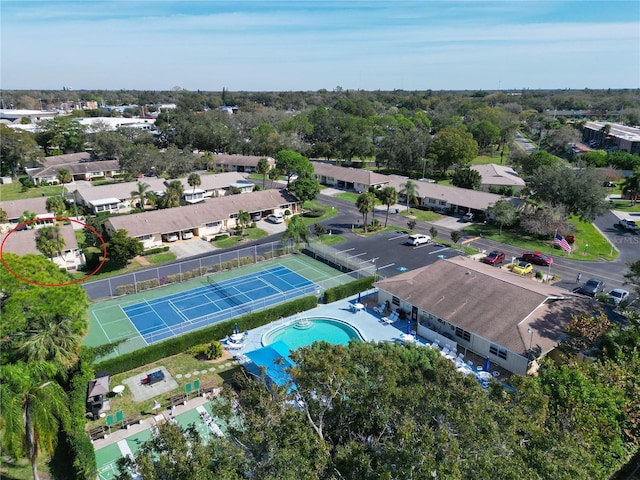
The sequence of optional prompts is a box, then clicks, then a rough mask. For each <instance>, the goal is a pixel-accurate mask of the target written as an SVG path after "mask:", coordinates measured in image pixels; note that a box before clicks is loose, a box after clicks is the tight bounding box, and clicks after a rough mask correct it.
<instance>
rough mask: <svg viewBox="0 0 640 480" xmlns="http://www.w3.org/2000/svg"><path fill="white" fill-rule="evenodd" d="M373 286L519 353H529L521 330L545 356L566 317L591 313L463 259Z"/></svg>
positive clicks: (551, 290)
mask: <svg viewBox="0 0 640 480" xmlns="http://www.w3.org/2000/svg"><path fill="white" fill-rule="evenodd" d="M376 286H377V287H378V288H380V289H381V290H385V291H387V292H389V293H391V294H393V295H395V296H397V297H399V298H402V299H404V300H406V301H407V302H409V303H411V304H412V305H415V306H417V307H419V308H421V309H423V310H425V311H428V312H430V313H432V314H434V315H436V316H438V317H439V318H442V319H445V320H447V321H449V322H450V323H452V324H454V325H457V326H459V327H460V328H463V329H464V330H467V331H470V332H474V333H476V334H478V335H480V336H481V337H484V338H486V339H487V340H490V341H492V342H495V343H497V344H499V345H502V346H504V347H506V348H508V349H509V350H511V351H513V352H516V353H520V354H523V353H524V352H525V351H526V350H527V349H528V348H529V334H528V333H527V328H529V327H531V328H532V330H534V337H533V338H534V345H535V346H537V347H538V349H539V350H540V352H541V353H546V352H549V351H550V350H552V349H553V348H554V347H555V345H556V344H557V342H558V339H559V337H560V335H561V333H562V328H563V327H564V325H565V324H566V323H567V322H568V321H569V320H570V318H571V314H572V313H577V312H581V311H585V310H589V311H592V312H595V311H597V307H596V305H595V302H593V301H592V300H591V299H585V298H583V297H577V296H575V295H573V294H571V293H568V292H566V291H564V290H560V289H559V288H557V287H554V286H552V285H547V284H543V283H540V282H536V281H534V280H532V279H529V278H526V277H521V276H519V275H516V274H513V273H511V272H509V271H507V270H502V269H499V268H495V267H492V266H489V265H485V264H483V263H480V262H475V261H473V260H472V259H469V258H465V257H456V258H453V259H448V260H440V261H438V262H436V263H434V264H432V265H429V266H427V267H423V268H420V269H417V270H413V271H410V272H407V273H403V274H401V275H397V276H395V277H391V278H388V279H384V280H381V281H379V282H377V283H376ZM554 298H558V300H550V299H554ZM559 298H564V299H562V300H560V299H559Z"/></svg>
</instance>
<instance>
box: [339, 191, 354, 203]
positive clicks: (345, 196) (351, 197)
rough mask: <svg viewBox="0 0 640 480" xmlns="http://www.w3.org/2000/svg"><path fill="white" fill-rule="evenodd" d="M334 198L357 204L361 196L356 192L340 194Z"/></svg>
mask: <svg viewBox="0 0 640 480" xmlns="http://www.w3.org/2000/svg"><path fill="white" fill-rule="evenodd" d="M334 196H335V197H336V198H339V199H341V200H346V201H347V202H351V203H356V201H357V200H358V197H359V196H360V194H359V193H354V192H340V193H338V194H336V195H334Z"/></svg>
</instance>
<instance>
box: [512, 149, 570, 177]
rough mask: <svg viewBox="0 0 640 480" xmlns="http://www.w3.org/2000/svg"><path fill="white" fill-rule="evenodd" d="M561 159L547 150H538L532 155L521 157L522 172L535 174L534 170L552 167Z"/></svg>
mask: <svg viewBox="0 0 640 480" xmlns="http://www.w3.org/2000/svg"><path fill="white" fill-rule="evenodd" d="M560 162H561V160H560V159H559V158H558V157H556V156H554V155H551V154H550V153H549V152H547V151H545V150H537V151H535V152H533V153H532V154H530V155H527V156H525V157H523V158H521V159H520V166H521V167H522V173H524V174H525V175H533V173H534V172H536V171H537V170H539V169H541V168H547V167H552V166H555V165H558V164H560Z"/></svg>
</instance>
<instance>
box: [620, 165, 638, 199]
mask: <svg viewBox="0 0 640 480" xmlns="http://www.w3.org/2000/svg"><path fill="white" fill-rule="evenodd" d="M622 192H623V193H624V194H625V195H626V194H628V195H629V198H630V199H631V205H633V206H635V205H636V198H637V197H638V195H640V170H635V171H634V172H633V175H632V176H630V177H628V178H627V179H626V180H625V181H624V182H623V184H622Z"/></svg>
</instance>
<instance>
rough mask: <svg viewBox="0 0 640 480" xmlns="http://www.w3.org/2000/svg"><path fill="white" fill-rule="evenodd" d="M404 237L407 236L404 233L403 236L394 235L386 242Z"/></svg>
mask: <svg viewBox="0 0 640 480" xmlns="http://www.w3.org/2000/svg"><path fill="white" fill-rule="evenodd" d="M406 236H407V234H406V233H405V234H403V235H396V236H395V237H391V238H387V240H397V239H399V238H404V237H406Z"/></svg>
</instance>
